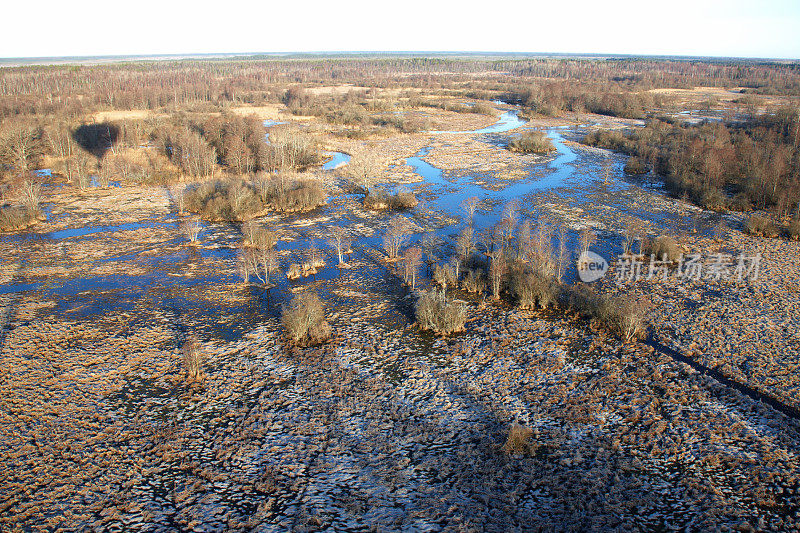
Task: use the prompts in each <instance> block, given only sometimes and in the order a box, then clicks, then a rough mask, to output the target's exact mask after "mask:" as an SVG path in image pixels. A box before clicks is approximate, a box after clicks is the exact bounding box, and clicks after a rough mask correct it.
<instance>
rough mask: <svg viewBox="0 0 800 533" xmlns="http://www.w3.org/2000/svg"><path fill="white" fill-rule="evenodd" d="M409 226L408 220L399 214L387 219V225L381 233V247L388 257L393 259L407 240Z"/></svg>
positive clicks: (409, 232) (409, 231)
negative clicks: (382, 233)
mask: <svg viewBox="0 0 800 533" xmlns="http://www.w3.org/2000/svg"><path fill="white" fill-rule="evenodd" d="M410 234H411V228H410V224H409V222H408V220H407V219H406V218H404V217H401V216H396V217H394V218H392V220H390V221H389V227H388V228H387V229H386V233H384V235H383V249H384V250H386V253H387V254H388V255H389V258H391V259H395V258H397V256H398V254H399V253H400V248H401V247H402V246H403V244H405V242H406V241H407V240H408V236H409V235H410Z"/></svg>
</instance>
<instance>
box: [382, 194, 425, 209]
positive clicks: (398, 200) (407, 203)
mask: <svg viewBox="0 0 800 533" xmlns="http://www.w3.org/2000/svg"><path fill="white" fill-rule="evenodd" d="M417 204H419V200H417V197H416V196H414V193H412V192H408V191H401V192H398V193H396V194H395V195H394V196H392V197H391V199H390V201H389V206H390V207H391V208H392V209H394V210H397V211H401V210H405V209H413V208H415V207H417Z"/></svg>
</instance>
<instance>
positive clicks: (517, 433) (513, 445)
mask: <svg viewBox="0 0 800 533" xmlns="http://www.w3.org/2000/svg"><path fill="white" fill-rule="evenodd" d="M532 436H533V430H532V429H531V428H529V427H527V426H523V425H522V424H518V423H517V422H514V423H513V424H511V427H510V428H509V429H508V438H507V439H506V443H505V444H504V445H503V451H504V452H506V453H507V454H509V455H518V454H525V453H530V452H531V437H532Z"/></svg>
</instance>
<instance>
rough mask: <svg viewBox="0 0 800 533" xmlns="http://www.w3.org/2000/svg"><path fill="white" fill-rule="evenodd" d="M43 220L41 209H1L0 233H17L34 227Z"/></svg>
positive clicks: (15, 207) (21, 207) (19, 207)
mask: <svg viewBox="0 0 800 533" xmlns="http://www.w3.org/2000/svg"><path fill="white" fill-rule="evenodd" d="M42 218H43V215H42V212H41V211H40V210H39V209H35V210H32V209H29V208H27V207H23V206H12V207H3V208H2V209H0V231H15V230H21V229H25V228H27V227H29V226H32V225H33V224H35V223H36V222H37V221H39V220H41V219H42Z"/></svg>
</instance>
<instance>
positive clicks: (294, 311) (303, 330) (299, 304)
mask: <svg viewBox="0 0 800 533" xmlns="http://www.w3.org/2000/svg"><path fill="white" fill-rule="evenodd" d="M281 321H282V322H283V326H284V327H285V328H286V333H287V334H288V335H289V338H290V339H291V341H292V342H294V343H295V344H297V345H299V346H313V345H316V344H321V343H323V342H325V341H327V340H328V339H330V337H331V326H330V324H329V323H328V322H327V321H326V320H325V306H324V304H323V303H322V300H320V298H319V296H317V294H316V293H314V292H303V293H300V294H298V295H297V296H295V297H294V298H292V301H290V302H289V303H288V304H287V305H284V306H283V315H282V317H281Z"/></svg>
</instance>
